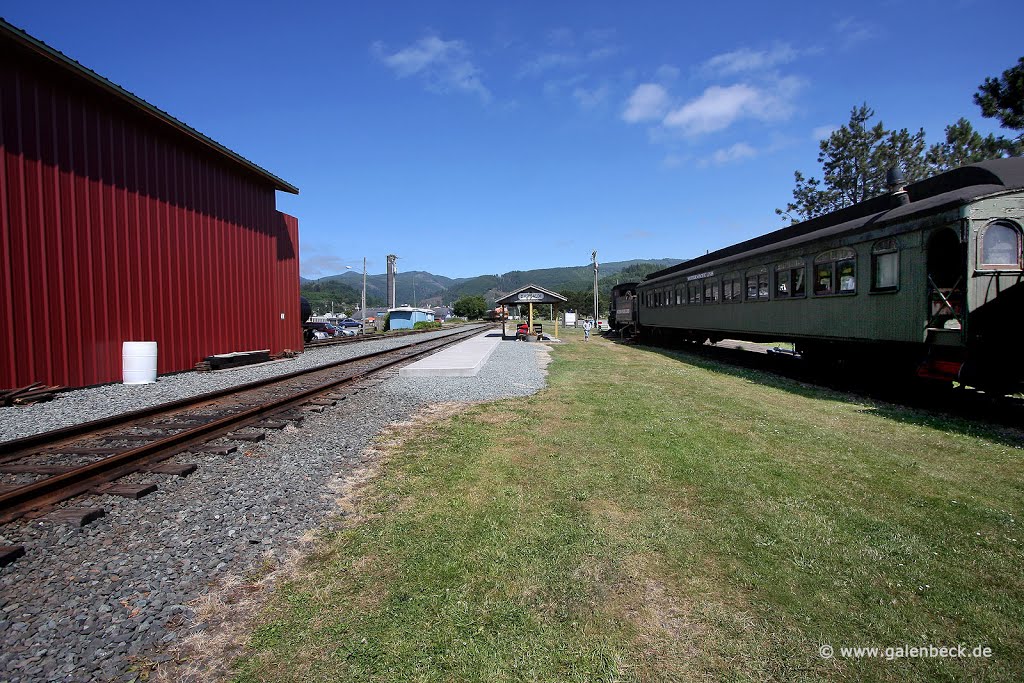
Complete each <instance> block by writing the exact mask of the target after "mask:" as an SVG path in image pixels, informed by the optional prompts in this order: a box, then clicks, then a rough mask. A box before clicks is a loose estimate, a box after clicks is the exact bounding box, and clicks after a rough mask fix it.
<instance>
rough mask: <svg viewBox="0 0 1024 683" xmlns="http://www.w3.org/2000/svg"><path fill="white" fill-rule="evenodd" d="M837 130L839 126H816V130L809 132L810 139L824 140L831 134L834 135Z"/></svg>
mask: <svg viewBox="0 0 1024 683" xmlns="http://www.w3.org/2000/svg"><path fill="white" fill-rule="evenodd" d="M837 130H839V126H836V125H834V124H831V123H830V124H828V125H825V126H818V127H817V128H815V129H814V130H812V131H811V138H812V139H814V140H824V139H825V138H827V137H829V136H830V135H832V133H835V132H836V131H837Z"/></svg>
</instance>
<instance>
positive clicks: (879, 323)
mask: <svg viewBox="0 0 1024 683" xmlns="http://www.w3.org/2000/svg"><path fill="white" fill-rule="evenodd" d="M1022 188H1024V159H1020V158H1014V159H999V160H994V161H986V162H982V163H979V164H972V165H970V166H964V167H961V168H958V169H955V170H953V171H949V172H947V173H943V174H940V175H937V176H934V177H932V178H928V179H926V180H923V181H921V182H918V183H914V184H912V185H909V186H907V187H905V188H904V187H902V186H901V185H899V184H896V185H894V186H893V187H891V188H890V189H891V190H892V191H891V193H890V194H888V195H885V196H882V197H877V198H874V199H871V200H869V201H866V202H863V203H861V204H858V205H855V206H852V207H849V208H846V209H842V210H840V211H837V212H835V213H832V214H828V215H826V216H821V217H819V218H815V219H813V220H810V221H806V222H804V223H799V224H797V225H793V226H789V227H786V228H783V229H781V230H777V231H775V232H772V233H769V234H767V235H763V236H761V237H756V238H754V239H751V240H747V241H746V242H742V243H740V244H736V245H733V246H731V247H726V248H725V249H720V250H718V251H716V252H712V253H710V254H708V255H706V256H703V257H700V258H697V259H693V260H691V261H686V262H684V263H682V264H679V265H677V266H673V267H671V268H667V269H665V270H662V271H659V272H656V273H652V274H651V275H649V276H648V278H647V279H646V280H645V281H644V282H642V283H641V284H640V285H639V287H638V292H637V293H638V302H639V323H640V331H641V335H642V336H645V337H659V336H661V337H673V338H678V339H685V340H690V341H694V342H703V341H705V340H707V339H710V340H712V341H718V340H721V339H724V338H731V339H746V340H750V341H777V340H784V341H792V342H795V343H796V345H797V349H798V350H800V351H801V352H802V353H804V354H805V355H807V356H819V357H823V356H824V357H847V358H848V357H861V358H863V357H865V356H867V357H869V358H877V359H879V360H880V361H881V360H900V361H908V362H909V361H914V362H915V363H916V364H917V371H918V374H920V375H922V376H927V377H932V378H936V379H947V380H953V379H958V380H960V381H962V382H964V383H967V384H972V385H975V386H983V387H987V388H990V389H998V390H999V391H1008V390H1010V389H1012V388H1013V386H1014V385H1016V384H1018V383H1020V382H1021V380H1022V379H1024V370H1022V368H1024V364H1021V363H1019V362H1018V361H1017V360H1015V358H1016V355H1015V353H1014V352H1015V350H1016V349H1019V348H1020V344H1021V334H1022V332H1024V325H1022V318H1024V273H1022V261H1021V242H1022V232H1024V190H1022Z"/></svg>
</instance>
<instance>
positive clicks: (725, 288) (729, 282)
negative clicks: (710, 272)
mask: <svg viewBox="0 0 1024 683" xmlns="http://www.w3.org/2000/svg"><path fill="white" fill-rule="evenodd" d="M722 300H723V301H735V302H739V301H743V279H742V278H740V277H738V276H737V277H729V278H726V279H724V280H722Z"/></svg>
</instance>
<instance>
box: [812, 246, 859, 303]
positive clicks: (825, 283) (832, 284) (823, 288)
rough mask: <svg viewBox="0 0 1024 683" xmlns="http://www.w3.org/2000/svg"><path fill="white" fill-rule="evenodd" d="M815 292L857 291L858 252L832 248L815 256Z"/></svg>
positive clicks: (823, 294)
mask: <svg viewBox="0 0 1024 683" xmlns="http://www.w3.org/2000/svg"><path fill="white" fill-rule="evenodd" d="M814 293H815V294H816V295H818V296H827V295H829V294H856V293H857V252H855V251H854V250H853V249H849V248H843V249H832V250H831V251H826V252H825V253H823V254H818V255H817V256H815V257H814Z"/></svg>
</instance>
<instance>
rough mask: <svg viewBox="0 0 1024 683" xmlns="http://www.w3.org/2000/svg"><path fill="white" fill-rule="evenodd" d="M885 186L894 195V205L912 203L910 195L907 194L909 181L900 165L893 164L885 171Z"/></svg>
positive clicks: (890, 194) (891, 195)
mask: <svg viewBox="0 0 1024 683" xmlns="http://www.w3.org/2000/svg"><path fill="white" fill-rule="evenodd" d="M885 186H886V188H888V190H889V196H890V197H892V205H893V206H903V205H904V204H909V203H910V195H909V194H907V181H906V179H905V178H904V177H903V172H902V171H900V169H899V166H893V167H892V168H890V169H889V170H888V171H886V173H885Z"/></svg>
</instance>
